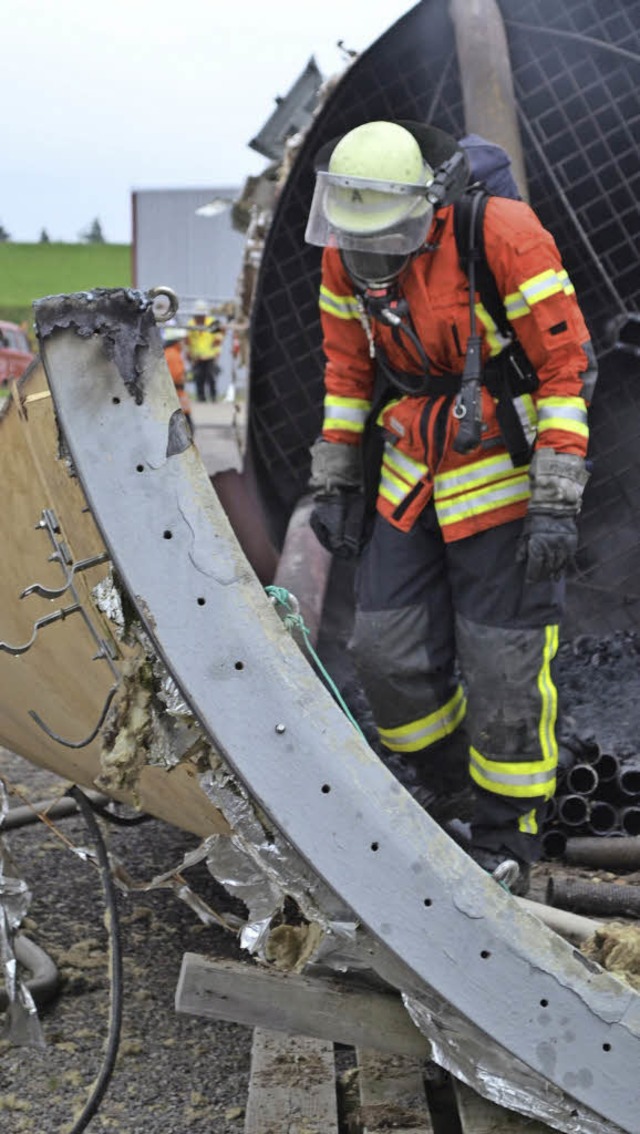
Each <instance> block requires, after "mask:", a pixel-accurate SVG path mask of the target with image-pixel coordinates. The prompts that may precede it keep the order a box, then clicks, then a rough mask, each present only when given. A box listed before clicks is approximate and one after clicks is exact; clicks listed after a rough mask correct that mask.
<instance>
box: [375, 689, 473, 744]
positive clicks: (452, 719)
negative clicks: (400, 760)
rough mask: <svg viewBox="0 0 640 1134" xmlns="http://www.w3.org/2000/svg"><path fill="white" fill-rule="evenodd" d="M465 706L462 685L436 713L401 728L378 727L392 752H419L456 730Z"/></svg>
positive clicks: (381, 737) (382, 738)
mask: <svg viewBox="0 0 640 1134" xmlns="http://www.w3.org/2000/svg"><path fill="white" fill-rule="evenodd" d="M466 710H467V701H466V697H465V695H464V691H463V689H462V686H461V685H459V686H458V687H457V689H456V691H455V693H454V694H453V697H451V698H450V699H449V701H447V703H446V705H443V706H442V707H441V708H440V709H436V711H435V712H434V713H429V714H428V715H427V716H426V717H420V718H419V719H418V720H416V721H411V722H410V723H409V724H406V725H400V726H399V727H398V728H378V733H379V734H380V739H381V740H382V741H383V743H384V744H386V746H387V748H390V749H391V751H392V752H418V751H419V750H420V749H421V748H426V747H428V745H430V744H435V743H436V741H438V740H442V739H443V738H444V737H445V736H449V735H450V734H451V733H452V732H455V730H456V729H457V727H458V725H459V724H460V722H461V721H462V719H463V717H464V715H465V712H466Z"/></svg>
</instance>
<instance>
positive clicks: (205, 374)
mask: <svg viewBox="0 0 640 1134" xmlns="http://www.w3.org/2000/svg"><path fill="white" fill-rule="evenodd" d="M192 369H193V380H194V382H195V384H196V397H197V399H198V401H199V402H206V400H207V394H208V395H209V399H210V401H212V402H215V400H216V378H217V377H218V374H219V372H220V367H219V366H218V364H217V362H216V360H215V358H201V359H200V360H199V361H198V362H194V363H193V367H192Z"/></svg>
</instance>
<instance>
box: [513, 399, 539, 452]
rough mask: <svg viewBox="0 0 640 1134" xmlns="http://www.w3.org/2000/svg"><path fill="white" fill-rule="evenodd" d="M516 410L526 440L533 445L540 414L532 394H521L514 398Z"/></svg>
mask: <svg viewBox="0 0 640 1134" xmlns="http://www.w3.org/2000/svg"><path fill="white" fill-rule="evenodd" d="M513 405H514V408H515V411H516V413H517V415H518V417H519V418H520V424H521V426H522V430H523V432H524V435H525V438H526V440H527V441H528V442H529V444H530V445H531V444H532V443H533V441H534V440H535V438H536V435H537V432H538V415H537V413H536V407H535V406H534V404H533V398H532V397H531V394H521V395H520V396H519V397H517V398H514V399H513Z"/></svg>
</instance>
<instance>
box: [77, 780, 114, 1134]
mask: <svg viewBox="0 0 640 1134" xmlns="http://www.w3.org/2000/svg"><path fill="white" fill-rule="evenodd" d="M67 794H68V795H70V796H72V798H73V799H75V801H76V803H77V804H78V809H79V811H80V812H81V814H82V817H83V819H84V821H85V823H86V825H87V828H88V830H89V833H90V835H91V837H92V839H93V842H94V844H95V848H96V853H97V857H98V865H99V868H100V876H101V879H102V888H103V892H104V898H105V904H106V907H107V914H108V930H109V946H110V968H111V1004H110V1013H109V1034H108V1037H107V1046H106V1050H105V1056H104V1060H103V1063H102V1067H101V1068H100V1073H99V1075H98V1077H97V1079H96V1080H95V1082H94V1084H93V1087H92V1089H91V1093H90V1095H89V1098H88V1099H87V1102H86V1104H85V1106H84V1109H83V1111H82V1113H81V1115H80V1117H79V1118H78V1119H77V1120H76V1121H75V1122H74V1124H73V1126H72V1127H71V1129H70V1130H69V1134H81V1131H83V1130H86V1128H87V1126H88V1125H89V1123H90V1121H91V1119H92V1118H93V1116H94V1114H95V1113H96V1111H97V1109H98V1107H99V1106H100V1103H101V1102H102V1099H103V1098H104V1095H105V1092H106V1090H107V1086H108V1084H109V1080H110V1079H111V1076H112V1074H113V1070H114V1068H115V1064H116V1058H117V1055H118V1047H119V1045H120V1031H121V1028H122V1004H123V982H122V948H121V941H120V923H119V918H118V906H117V902H116V891H115V887H114V884H113V879H112V877H111V866H110V864H109V856H108V855H107V849H106V846H105V843H104V839H103V837H102V832H101V831H100V828H99V826H98V823H97V820H96V818H95V816H94V814H93V809H92V805H91V804H90V802H89V800H88V799H87V797H86V796H85V794H84V792H82V791H81V790H80V788H79V787H72V788H70V789H69V791H68V792H67Z"/></svg>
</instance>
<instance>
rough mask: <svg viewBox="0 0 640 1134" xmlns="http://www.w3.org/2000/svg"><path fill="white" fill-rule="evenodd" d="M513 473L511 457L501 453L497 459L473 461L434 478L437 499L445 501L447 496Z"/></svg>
mask: <svg viewBox="0 0 640 1134" xmlns="http://www.w3.org/2000/svg"><path fill="white" fill-rule="evenodd" d="M513 472H514V469H513V461H512V460H511V457H510V456H509V454H508V453H502V454H501V455H500V456H498V457H485V458H483V460H481V461H474V462H473V464H470V465H464V467H463V468H461V469H451V470H450V471H449V472H442V473H438V475H437V476H436V478H435V483H436V488H437V495H438V499H439V500H446V499H447V497H448V496H454V495H457V493H458V492H460V491H462V490H464V489H468V488H470V487H474V486H479V485H482V484H490V483H491V482H492V481H494V480H499V479H500V478H502V477H508V476H513Z"/></svg>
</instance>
